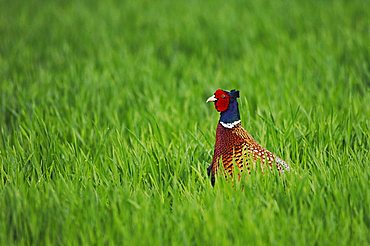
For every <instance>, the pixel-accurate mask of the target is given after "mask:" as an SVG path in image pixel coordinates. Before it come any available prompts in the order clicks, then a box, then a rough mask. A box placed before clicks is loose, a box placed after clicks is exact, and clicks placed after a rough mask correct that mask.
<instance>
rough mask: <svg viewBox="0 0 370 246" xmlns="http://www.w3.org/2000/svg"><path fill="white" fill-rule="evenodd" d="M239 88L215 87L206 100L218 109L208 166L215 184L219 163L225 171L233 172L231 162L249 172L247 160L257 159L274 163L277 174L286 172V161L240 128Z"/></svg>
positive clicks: (253, 160)
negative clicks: (227, 89) (212, 151)
mask: <svg viewBox="0 0 370 246" xmlns="http://www.w3.org/2000/svg"><path fill="white" fill-rule="evenodd" d="M237 98H239V91H237V90H231V91H225V90H221V89H218V90H217V91H216V92H215V93H214V95H213V96H211V97H210V98H208V99H207V102H214V104H215V108H216V110H217V111H218V112H220V120H219V122H218V125H217V130H216V144H215V150H214V154H213V160H212V164H211V165H210V166H209V167H208V175H210V176H211V183H212V185H214V184H215V174H216V172H217V169H218V167H219V165H220V162H222V166H223V167H224V169H225V171H226V172H227V173H229V174H230V175H232V174H233V169H234V165H235V166H237V167H238V168H239V169H240V171H243V169H244V168H247V169H248V172H249V171H250V168H249V166H248V165H249V164H251V163H250V162H251V161H252V162H256V161H258V160H259V161H260V162H261V163H262V164H268V165H269V166H270V168H272V167H273V165H274V164H275V165H276V168H277V169H278V170H279V172H280V173H283V172H284V170H287V171H289V166H288V164H287V163H286V162H285V161H283V160H282V159H280V158H279V157H277V156H276V155H274V154H273V153H271V152H270V151H268V150H266V149H264V148H263V147H262V146H261V145H259V144H258V143H257V142H256V140H254V139H253V137H252V136H251V135H250V134H249V133H248V132H247V131H246V130H244V128H243V127H242V125H241V123H240V115H239V107H238V101H237Z"/></svg>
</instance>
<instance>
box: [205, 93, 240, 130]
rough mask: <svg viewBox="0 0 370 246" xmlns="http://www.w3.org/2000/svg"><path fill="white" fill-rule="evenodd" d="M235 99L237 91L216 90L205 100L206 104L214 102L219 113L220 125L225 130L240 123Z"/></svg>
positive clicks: (237, 95) (237, 94)
mask: <svg viewBox="0 0 370 246" xmlns="http://www.w3.org/2000/svg"><path fill="white" fill-rule="evenodd" d="M237 98H239V91H237V90H231V91H225V90H221V89H218V90H216V92H215V93H214V94H213V96H211V97H210V98H208V99H207V102H214V104H215V108H216V110H217V111H218V112H220V124H221V125H223V126H224V127H226V128H232V127H234V126H235V125H237V124H238V123H240V114H239V106H238V101H237Z"/></svg>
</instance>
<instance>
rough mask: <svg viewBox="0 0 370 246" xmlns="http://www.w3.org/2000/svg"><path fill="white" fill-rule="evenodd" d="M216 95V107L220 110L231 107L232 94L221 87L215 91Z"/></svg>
mask: <svg viewBox="0 0 370 246" xmlns="http://www.w3.org/2000/svg"><path fill="white" fill-rule="evenodd" d="M214 95H215V97H216V99H217V101H215V108H216V110H217V111H218V112H223V111H226V110H227V108H228V107H229V102H230V95H229V93H227V92H226V91H223V90H221V89H218V90H217V91H216V92H215V94H214Z"/></svg>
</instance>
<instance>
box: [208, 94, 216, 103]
mask: <svg viewBox="0 0 370 246" xmlns="http://www.w3.org/2000/svg"><path fill="white" fill-rule="evenodd" d="M215 101H217V98H216V97H215V95H213V96H211V97H210V98H208V99H207V102H215Z"/></svg>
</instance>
